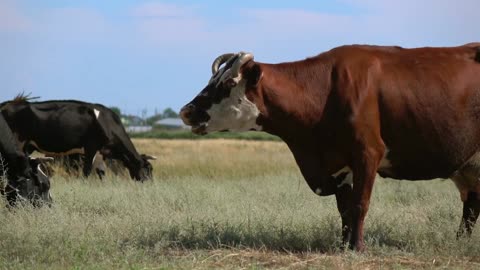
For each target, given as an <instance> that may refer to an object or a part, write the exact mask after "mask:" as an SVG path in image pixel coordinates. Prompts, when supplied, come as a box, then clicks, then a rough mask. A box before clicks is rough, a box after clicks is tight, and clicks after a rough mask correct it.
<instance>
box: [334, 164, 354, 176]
mask: <svg viewBox="0 0 480 270" xmlns="http://www.w3.org/2000/svg"><path fill="white" fill-rule="evenodd" d="M346 172H348V173H351V172H352V170H350V167H348V166H345V167H343V168H342V169H341V170H339V171H338V172H336V173H334V174H332V176H333V177H337V176H339V175H340V174H342V173H346Z"/></svg>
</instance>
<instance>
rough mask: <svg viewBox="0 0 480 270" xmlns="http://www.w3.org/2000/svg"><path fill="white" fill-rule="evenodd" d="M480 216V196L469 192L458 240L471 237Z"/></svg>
mask: <svg viewBox="0 0 480 270" xmlns="http://www.w3.org/2000/svg"><path fill="white" fill-rule="evenodd" d="M479 214H480V200H479V194H478V193H476V192H469V193H468V195H467V199H466V200H465V201H464V202H463V215H462V222H461V223H460V228H459V229H458V232H457V238H460V237H462V236H465V235H466V236H470V235H471V234H472V231H473V227H474V226H475V223H476V222H477V219H478V215H479Z"/></svg>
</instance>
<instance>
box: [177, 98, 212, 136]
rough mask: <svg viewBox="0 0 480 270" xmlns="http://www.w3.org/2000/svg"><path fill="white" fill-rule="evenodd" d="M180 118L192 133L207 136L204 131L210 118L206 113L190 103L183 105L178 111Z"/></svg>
mask: <svg viewBox="0 0 480 270" xmlns="http://www.w3.org/2000/svg"><path fill="white" fill-rule="evenodd" d="M180 118H182V121H183V123H185V125H188V126H191V127H192V132H193V133H195V134H199V135H205V134H207V132H206V129H207V125H208V123H207V122H208V120H210V116H209V115H208V114H207V112H206V111H204V110H202V109H198V108H197V107H196V106H195V105H193V104H192V103H189V104H187V105H185V106H184V107H183V108H182V109H181V110H180Z"/></svg>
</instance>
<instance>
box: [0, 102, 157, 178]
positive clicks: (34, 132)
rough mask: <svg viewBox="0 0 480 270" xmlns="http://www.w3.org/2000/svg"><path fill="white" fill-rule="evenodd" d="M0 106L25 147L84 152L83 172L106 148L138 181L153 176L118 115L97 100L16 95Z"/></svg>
mask: <svg viewBox="0 0 480 270" xmlns="http://www.w3.org/2000/svg"><path fill="white" fill-rule="evenodd" d="M0 110H1V112H2V114H3V116H4V117H5V119H6V120H7V122H8V124H9V125H10V127H11V129H12V131H13V132H14V133H15V134H16V135H17V137H18V140H19V141H20V142H21V143H22V145H23V146H22V147H23V148H24V150H25V151H27V152H31V151H32V150H37V151H38V152H41V153H44V154H47V155H52V156H56V155H68V154H72V153H80V154H84V155H85V162H84V164H83V174H84V175H85V176H88V175H89V174H90V172H91V170H92V163H93V159H94V157H95V155H96V153H97V151H99V150H101V149H105V150H107V151H109V153H111V157H112V158H113V159H117V160H120V161H121V162H122V163H123V165H124V166H125V167H126V168H127V169H128V171H129V173H130V176H131V177H132V178H133V179H135V180H139V181H144V180H147V179H150V178H151V177H152V166H151V164H150V162H149V161H148V160H147V158H145V157H143V156H141V155H140V154H138V152H137V150H136V149H135V147H134V145H133V143H132V141H131V140H130V138H129V136H128V134H127V132H126V131H125V128H124V127H123V125H122V123H121V121H120V118H119V117H118V116H117V115H116V114H115V113H114V112H113V111H112V110H110V109H108V108H106V107H105V106H103V105H100V104H92V103H86V102H81V101H75V100H52V101H43V102H28V101H27V99H26V98H24V97H19V98H16V99H15V100H13V101H10V102H4V103H2V104H1V105H0Z"/></svg>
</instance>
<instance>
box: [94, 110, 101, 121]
mask: <svg viewBox="0 0 480 270" xmlns="http://www.w3.org/2000/svg"><path fill="white" fill-rule="evenodd" d="M93 113H94V114H95V117H97V119H98V117H99V116H100V111H99V110H97V109H93Z"/></svg>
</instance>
